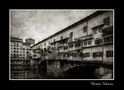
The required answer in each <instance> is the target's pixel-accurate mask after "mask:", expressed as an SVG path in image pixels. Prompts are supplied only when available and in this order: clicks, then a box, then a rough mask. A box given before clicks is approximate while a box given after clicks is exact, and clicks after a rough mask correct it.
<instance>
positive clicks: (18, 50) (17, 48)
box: [10, 37, 30, 59]
mask: <svg viewBox="0 0 124 90" xmlns="http://www.w3.org/2000/svg"><path fill="white" fill-rule="evenodd" d="M10 44H11V46H10V50H11V59H13V58H18V59H26V58H27V52H28V51H29V50H30V44H29V43H25V42H23V40H22V39H20V38H16V37H11V43H10Z"/></svg>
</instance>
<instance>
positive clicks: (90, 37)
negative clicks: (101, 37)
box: [81, 34, 93, 40]
mask: <svg viewBox="0 0 124 90" xmlns="http://www.w3.org/2000/svg"><path fill="white" fill-rule="evenodd" d="M92 38H93V34H90V35H86V36H82V38H81V39H82V40H88V39H92Z"/></svg>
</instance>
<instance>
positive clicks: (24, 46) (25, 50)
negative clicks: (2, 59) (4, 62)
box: [10, 37, 32, 79]
mask: <svg viewBox="0 0 124 90" xmlns="http://www.w3.org/2000/svg"><path fill="white" fill-rule="evenodd" d="M31 51H32V50H31V49H30V43H26V42H23V39H20V38H17V37H11V38H10V61H11V78H12V79H14V78H19V77H17V76H18V75H19V73H20V72H22V73H21V74H20V75H22V76H24V77H23V78H26V76H25V74H24V73H23V72H24V71H25V70H27V69H28V68H29V61H30V58H31V55H30V53H31Z"/></svg>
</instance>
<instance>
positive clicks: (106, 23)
mask: <svg viewBox="0 0 124 90" xmlns="http://www.w3.org/2000/svg"><path fill="white" fill-rule="evenodd" d="M103 22H104V24H105V25H110V17H106V18H105V19H103Z"/></svg>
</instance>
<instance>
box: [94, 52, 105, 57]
mask: <svg viewBox="0 0 124 90" xmlns="http://www.w3.org/2000/svg"><path fill="white" fill-rule="evenodd" d="M102 56H103V52H94V53H93V57H102Z"/></svg>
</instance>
